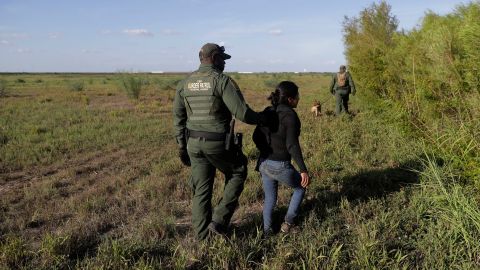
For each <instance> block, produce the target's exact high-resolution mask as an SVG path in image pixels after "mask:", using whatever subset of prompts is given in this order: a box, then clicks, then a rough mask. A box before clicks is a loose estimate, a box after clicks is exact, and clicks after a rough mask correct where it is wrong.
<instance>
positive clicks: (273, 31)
mask: <svg viewBox="0 0 480 270" xmlns="http://www.w3.org/2000/svg"><path fill="white" fill-rule="evenodd" d="M268 33H269V34H270V35H274V36H280V35H282V34H283V30H282V29H270V30H268Z"/></svg>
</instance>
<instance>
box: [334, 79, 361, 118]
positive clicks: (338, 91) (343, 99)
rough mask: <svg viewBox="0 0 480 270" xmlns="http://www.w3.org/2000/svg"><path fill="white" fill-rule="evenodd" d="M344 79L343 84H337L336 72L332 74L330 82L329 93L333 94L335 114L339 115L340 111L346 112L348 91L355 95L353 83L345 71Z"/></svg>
mask: <svg viewBox="0 0 480 270" xmlns="http://www.w3.org/2000/svg"><path fill="white" fill-rule="evenodd" d="M346 73H347V74H346V81H345V85H344V86H339V85H338V82H337V80H338V79H337V76H338V73H336V74H335V75H333V78H332V82H331V83H330V88H329V89H330V93H332V94H333V95H335V114H336V115H340V114H341V113H342V112H346V113H348V99H349V95H350V93H352V94H353V95H355V92H356V89H355V83H354V82H353V79H352V76H351V75H350V73H349V72H348V71H346Z"/></svg>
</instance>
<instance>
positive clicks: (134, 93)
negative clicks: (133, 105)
mask: <svg viewBox="0 0 480 270" xmlns="http://www.w3.org/2000/svg"><path fill="white" fill-rule="evenodd" d="M119 80H120V86H121V88H122V89H123V90H124V91H125V92H126V93H127V96H128V97H130V98H133V99H138V98H139V97H140V92H141V91H142V87H143V84H144V81H143V79H142V78H140V77H137V76H135V75H132V74H122V75H120V79H119Z"/></svg>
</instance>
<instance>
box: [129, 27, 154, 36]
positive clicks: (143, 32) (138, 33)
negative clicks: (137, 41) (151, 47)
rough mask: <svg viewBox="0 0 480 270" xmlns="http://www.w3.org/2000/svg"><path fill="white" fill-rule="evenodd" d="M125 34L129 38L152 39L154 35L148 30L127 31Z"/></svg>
mask: <svg viewBox="0 0 480 270" xmlns="http://www.w3.org/2000/svg"><path fill="white" fill-rule="evenodd" d="M123 33H125V34H127V35H129V36H140V37H152V36H153V33H152V32H150V31H148V30H146V29H125V30H123Z"/></svg>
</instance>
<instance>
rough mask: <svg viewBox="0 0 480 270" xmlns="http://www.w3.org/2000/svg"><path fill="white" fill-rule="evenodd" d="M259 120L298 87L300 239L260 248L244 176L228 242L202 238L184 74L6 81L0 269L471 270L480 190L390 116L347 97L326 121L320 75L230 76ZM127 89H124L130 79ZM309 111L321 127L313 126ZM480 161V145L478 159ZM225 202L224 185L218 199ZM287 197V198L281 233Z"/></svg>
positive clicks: (257, 208) (256, 207)
mask: <svg viewBox="0 0 480 270" xmlns="http://www.w3.org/2000/svg"><path fill="white" fill-rule="evenodd" d="M230 75H231V76H232V77H233V78H234V79H235V80H236V81H237V83H238V84H239V86H240V88H241V89H242V92H243V93H244V96H245V99H246V100H247V102H248V103H249V104H250V106H251V107H252V108H253V109H255V110H257V111H259V110H262V109H263V108H264V107H265V106H266V105H268V102H267V100H266V97H267V96H268V95H269V93H270V92H271V91H272V90H273V88H274V86H275V84H276V83H278V82H280V81H282V80H292V81H294V82H296V83H297V84H298V85H299V86H300V95H301V97H300V104H299V106H298V109H297V112H298V113H299V116H300V119H301V120H302V134H301V145H302V148H303V152H304V155H305V157H306V164H307V167H308V168H309V170H310V174H311V176H312V184H311V186H310V187H309V189H308V191H307V197H306V200H305V201H304V203H303V208H302V213H301V217H300V220H299V225H300V226H299V230H298V232H296V233H293V234H291V235H282V234H277V235H275V236H274V237H272V238H270V239H267V240H263V239H261V237H260V236H261V234H260V231H261V224H262V218H261V208H262V203H263V199H262V198H263V194H262V187H261V181H260V176H259V174H258V173H257V172H255V171H254V170H253V169H254V165H255V161H256V156H257V154H258V153H257V151H256V149H255V146H254V145H253V142H252V141H251V140H250V138H251V134H252V132H253V128H254V127H253V126H248V125H245V124H240V125H239V127H238V128H237V129H238V130H239V131H241V132H244V134H245V135H244V136H245V140H244V141H245V142H244V144H245V145H244V152H245V153H246V155H247V157H248V158H249V174H248V178H247V183H246V187H245V190H244V192H243V193H242V196H241V202H240V207H239V209H238V210H237V212H236V213H235V215H234V217H233V221H232V228H233V235H232V236H231V238H230V239H229V240H228V241H226V240H223V239H213V240H211V241H209V242H206V243H198V242H196V241H195V240H194V237H193V232H192V229H191V226H190V207H191V201H190V199H191V198H190V197H191V192H190V190H189V187H188V184H187V177H188V175H189V170H188V168H186V167H183V166H182V165H181V163H180V161H179V160H178V158H177V149H176V144H175V142H174V139H173V138H172V113H171V111H172V99H173V96H174V91H175V90H174V87H175V84H176V82H177V81H178V80H180V79H181V78H183V76H184V75H182V74H155V75H154V74H136V75H135V77H136V78H137V79H138V80H139V82H140V86H139V87H141V90H140V92H139V95H138V98H135V95H132V94H131V93H129V92H127V91H124V90H122V87H121V82H122V80H124V78H123V79H122V76H121V75H118V74H37V75H32V74H4V75H0V81H1V85H0V90H1V91H0V268H1V269H4V268H5V269H76V268H79V269H185V268H189V269H416V268H418V269H446V268H456V269H474V268H479V267H480V244H479V243H478V239H479V237H480V211H479V207H478V199H479V196H478V195H477V194H476V192H477V191H478V190H476V189H474V188H471V189H470V188H468V189H467V188H465V187H464V186H463V185H460V184H458V182H459V181H457V180H458V179H457V178H456V176H455V173H454V172H453V171H452V170H453V169H452V168H454V164H453V165H452V164H450V163H449V162H448V160H445V159H441V158H440V157H439V156H436V152H435V151H432V145H430V144H429V143H428V140H425V139H423V138H422V137H421V136H420V135H419V134H418V132H416V131H415V130H414V129H413V128H412V127H411V126H410V125H408V124H407V123H405V121H404V119H403V118H402V113H401V111H399V109H397V108H396V106H395V105H394V104H392V103H389V102H387V101H381V100H377V99H374V98H372V97H370V96H369V95H365V94H364V93H362V89H358V95H357V96H355V97H352V98H351V108H352V111H353V112H354V115H355V116H354V117H338V118H336V117H333V116H332V111H333V110H334V100H333V97H332V96H331V95H330V94H329V93H328V91H327V87H328V84H329V82H330V77H329V76H328V75H326V74H287V73H285V74H283V73H282V74H230ZM123 76H127V75H123ZM314 100H319V101H321V102H324V103H323V106H322V111H323V115H322V116H321V117H317V118H315V117H314V116H313V115H311V114H310V112H309V111H310V106H311V105H312V103H313V101H314ZM475 147H478V146H475ZM221 191H222V175H221V174H219V173H218V174H217V178H216V182H215V195H214V197H215V198H214V201H216V200H217V199H218V198H219V195H220V194H221ZM289 197H290V190H288V189H280V191H279V205H278V210H277V214H276V219H277V221H278V222H280V221H281V220H280V219H281V217H282V216H283V214H284V213H285V212H286V207H287V205H288V200H289Z"/></svg>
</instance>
